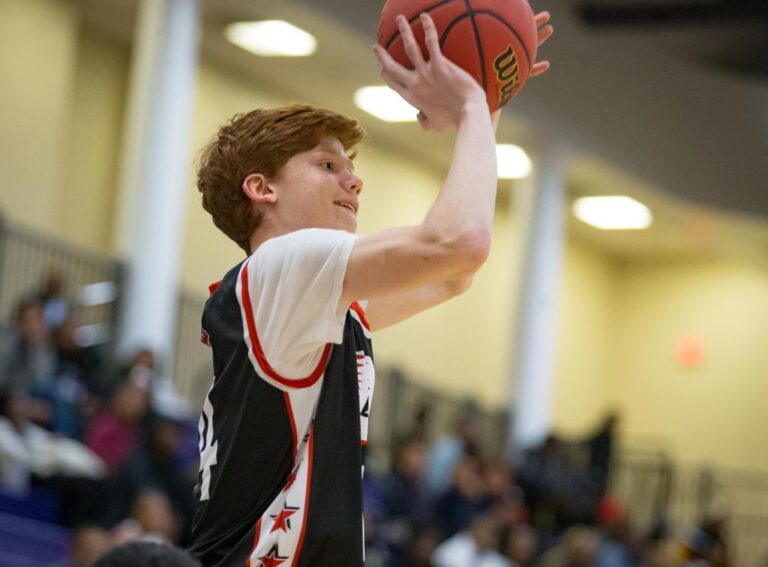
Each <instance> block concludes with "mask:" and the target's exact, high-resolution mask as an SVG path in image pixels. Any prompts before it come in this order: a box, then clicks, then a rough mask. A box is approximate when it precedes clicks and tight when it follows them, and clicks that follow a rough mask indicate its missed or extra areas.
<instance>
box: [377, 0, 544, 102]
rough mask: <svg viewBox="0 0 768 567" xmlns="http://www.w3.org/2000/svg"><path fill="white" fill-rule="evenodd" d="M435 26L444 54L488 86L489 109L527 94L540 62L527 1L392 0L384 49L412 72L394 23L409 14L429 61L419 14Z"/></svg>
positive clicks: (381, 37) (383, 23)
mask: <svg viewBox="0 0 768 567" xmlns="http://www.w3.org/2000/svg"><path fill="white" fill-rule="evenodd" d="M422 12H426V13H428V14H429V15H430V16H431V17H432V19H433V20H434V22H435V26H436V27H437V33H438V36H439V38H440V47H441V49H442V52H443V54H444V55H445V56H446V57H447V58H449V59H450V60H451V61H453V62H454V63H456V64H457V65H459V66H460V67H461V68H463V69H464V70H466V71H467V72H468V73H469V74H470V75H472V76H473V77H474V78H475V79H476V80H477V82H478V83H479V84H480V85H481V86H482V87H483V89H484V90H485V93H486V97H487V99H488V107H489V108H490V109H491V110H492V111H493V110H496V109H498V108H501V107H502V106H504V105H505V104H506V103H508V102H509V101H510V100H512V99H513V98H514V97H515V96H517V94H518V93H519V92H520V91H521V90H522V88H523V86H524V85H525V82H526V80H527V79H528V75H529V74H530V72H531V68H532V67H533V64H534V63H535V62H536V48H537V46H538V41H537V29H536V22H535V21H534V15H533V11H532V10H531V7H530V5H529V4H528V2H527V0H442V1H436V0H387V2H386V4H385V5H384V8H383V10H382V12H381V18H380V20H379V33H378V41H379V44H380V45H382V46H384V47H385V48H386V49H387V51H388V52H389V54H390V55H392V57H393V58H394V59H395V61H397V62H398V63H400V64H401V65H403V66H405V67H408V68H409V69H412V68H413V65H412V64H411V62H410V60H409V59H408V56H407V55H406V54H405V49H404V47H403V41H402V38H401V37H400V33H399V32H398V29H397V23H396V22H395V18H396V16H398V15H400V14H402V15H404V16H405V17H406V18H407V19H408V21H409V22H410V24H411V28H412V29H413V33H414V35H415V36H416V39H417V41H418V42H419V45H420V46H421V50H422V52H423V53H424V57H425V58H427V57H428V53H427V48H426V45H425V44H424V31H423V30H422V26H421V21H420V19H419V14H421V13H422Z"/></svg>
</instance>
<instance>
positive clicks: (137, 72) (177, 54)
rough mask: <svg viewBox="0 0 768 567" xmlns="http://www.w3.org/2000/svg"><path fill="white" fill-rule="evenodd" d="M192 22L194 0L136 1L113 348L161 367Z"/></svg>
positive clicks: (184, 169) (177, 232) (166, 352)
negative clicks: (142, 350) (150, 355)
mask: <svg viewBox="0 0 768 567" xmlns="http://www.w3.org/2000/svg"><path fill="white" fill-rule="evenodd" d="M198 19H199V2H198V0H142V2H141V4H140V7H139V17H138V21H137V28H136V34H135V40H134V52H133V64H132V69H131V78H130V90H129V100H128V111H127V116H126V134H125V138H124V143H123V145H124V155H123V162H122V184H121V201H120V216H119V219H118V234H117V244H118V248H119V252H120V254H121V256H122V257H123V258H124V259H125V260H126V262H127V270H128V271H127V277H126V282H125V283H126V286H125V290H124V297H123V303H122V306H121V307H122V309H121V317H120V322H119V336H118V348H119V351H120V352H122V353H127V352H130V351H131V350H133V349H135V348H137V347H141V346H146V347H149V348H151V349H153V350H154V351H155V352H156V354H157V356H158V358H159V361H161V362H162V363H163V367H164V368H165V369H166V370H167V369H168V367H169V366H170V364H169V363H170V354H171V352H172V349H173V337H174V334H175V318H176V307H177V301H178V286H179V278H178V272H179V261H180V250H181V231H182V227H183V220H184V217H183V213H184V209H185V203H186V198H185V193H186V191H187V189H188V176H189V171H190V163H191V162H192V154H191V151H190V150H191V144H190V139H189V138H190V131H191V121H192V104H193V100H194V90H195V78H196V70H197V61H198Z"/></svg>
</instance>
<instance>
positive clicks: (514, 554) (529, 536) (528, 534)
mask: <svg viewBox="0 0 768 567" xmlns="http://www.w3.org/2000/svg"><path fill="white" fill-rule="evenodd" d="M538 547H539V541H538V537H537V535H536V530H534V529H533V528H532V527H530V526H525V525H518V526H515V527H514V528H513V529H512V531H510V532H509V536H508V538H507V542H506V552H507V560H508V561H509V565H510V567H530V566H531V565H533V561H534V559H535V558H536V553H537V551H538Z"/></svg>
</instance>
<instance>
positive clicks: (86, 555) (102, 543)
mask: <svg viewBox="0 0 768 567" xmlns="http://www.w3.org/2000/svg"><path fill="white" fill-rule="evenodd" d="M111 548H112V537H111V535H110V533H109V532H108V531H107V530H106V529H104V528H102V527H100V526H82V527H80V528H78V529H77V531H76V532H75V537H74V540H73V542H72V552H71V553H70V558H69V561H68V562H66V563H64V564H62V567H91V565H93V563H94V562H95V561H96V560H97V559H98V558H99V557H101V556H102V555H104V554H105V553H107V552H108V551H109V550H110V549H111Z"/></svg>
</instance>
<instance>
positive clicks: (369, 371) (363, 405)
mask: <svg viewBox="0 0 768 567" xmlns="http://www.w3.org/2000/svg"><path fill="white" fill-rule="evenodd" d="M355 362H356V366H357V395H358V399H359V401H360V443H361V444H363V445H365V444H366V443H367V442H368V418H369V416H370V409H371V398H372V397H373V385H374V382H375V381H376V375H375V372H374V369H373V360H372V359H371V357H370V356H368V355H367V354H365V351H362V350H358V351H357V352H355Z"/></svg>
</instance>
